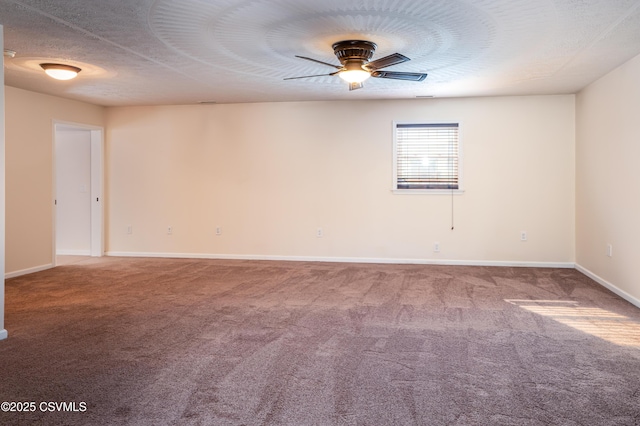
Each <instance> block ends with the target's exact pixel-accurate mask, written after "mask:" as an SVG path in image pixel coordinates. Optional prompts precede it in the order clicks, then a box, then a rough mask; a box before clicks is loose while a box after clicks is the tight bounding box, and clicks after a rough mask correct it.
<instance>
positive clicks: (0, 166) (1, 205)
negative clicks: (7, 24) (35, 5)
mask: <svg viewBox="0 0 640 426" xmlns="http://www.w3.org/2000/svg"><path fill="white" fill-rule="evenodd" d="M0 49H2V50H3V51H4V31H3V29H2V25H0ZM0 65H1V66H0V80H2V81H4V55H3V56H2V59H0ZM4 148H5V141H4V84H3V85H2V87H0V191H1V192H2V194H1V195H0V249H2V250H1V251H0V340H2V339H6V338H7V330H5V329H4V269H5V260H4V259H5V241H4V240H5V154H4Z"/></svg>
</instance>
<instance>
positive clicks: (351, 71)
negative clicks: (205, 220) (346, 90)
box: [338, 60, 371, 83]
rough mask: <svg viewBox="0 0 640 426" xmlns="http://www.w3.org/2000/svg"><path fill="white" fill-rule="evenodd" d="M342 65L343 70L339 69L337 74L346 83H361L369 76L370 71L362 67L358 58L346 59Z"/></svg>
mask: <svg viewBox="0 0 640 426" xmlns="http://www.w3.org/2000/svg"><path fill="white" fill-rule="evenodd" d="M343 67H344V70H343V71H340V72H339V73H338V76H339V77H340V78H341V79H343V80H344V81H346V82H348V83H362V82H363V81H365V80H366V79H368V78H369V77H371V73H370V72H369V71H366V70H365V69H364V67H363V66H362V61H360V60H347V61H345V63H344V65H343Z"/></svg>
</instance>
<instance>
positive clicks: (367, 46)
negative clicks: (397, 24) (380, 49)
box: [332, 40, 377, 65]
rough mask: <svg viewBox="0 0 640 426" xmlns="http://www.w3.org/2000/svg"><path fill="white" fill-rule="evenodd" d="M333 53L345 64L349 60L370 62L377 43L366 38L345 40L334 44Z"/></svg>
mask: <svg viewBox="0 0 640 426" xmlns="http://www.w3.org/2000/svg"><path fill="white" fill-rule="evenodd" d="M332 47H333V53H335V55H336V57H337V58H338V60H339V61H340V63H341V64H343V65H344V64H345V63H346V62H347V61H359V62H360V63H363V62H364V63H366V62H369V60H370V59H371V58H372V57H373V54H374V52H375V51H376V47H377V46H376V44H375V43H373V42H370V41H364V40H344V41H339V42H337V43H334V44H333V46H332Z"/></svg>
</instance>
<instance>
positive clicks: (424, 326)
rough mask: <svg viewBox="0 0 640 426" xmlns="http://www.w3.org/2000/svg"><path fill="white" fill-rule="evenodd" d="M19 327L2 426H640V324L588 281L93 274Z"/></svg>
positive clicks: (26, 298) (43, 288) (40, 277)
mask: <svg viewBox="0 0 640 426" xmlns="http://www.w3.org/2000/svg"><path fill="white" fill-rule="evenodd" d="M5 323H6V328H7V330H8V331H9V339H7V340H5V341H2V342H0V366H1V370H0V371H1V372H0V401H15V402H35V409H36V411H35V412H33V413H16V412H0V424H2V425H14V424H15V425H23V424H24V425H32V424H43V425H54V424H60V425H63V424H64V425H75V424H82V425H518V426H520V425H639V424H640V310H639V309H638V308H636V307H634V306H632V305H630V304H629V303H627V302H625V301H623V300H622V299H620V298H618V297H617V296H615V295H614V294H612V293H610V292H609V291H607V290H606V289H604V288H602V287H601V286H599V285H598V284H596V283H594V282H593V281H591V280H590V279H588V278H587V277H585V276H584V275H582V274H580V273H579V272H577V271H575V270H567V269H532V268H506V267H505V268H499V267H451V266H424V265H377V264H335V263H333V264H330V263H306V262H273V261H271V262H267V261H264V262H259V261H221V260H192V259H118V258H102V259H90V260H87V261H83V262H79V263H75V264H72V265H66V266H60V267H57V268H55V269H52V270H48V271H44V272H40V273H35V274H31V275H27V276H23V277H18V278H13V279H10V280H7V283H6V321H5ZM43 402H44V403H45V405H44V406H41V405H40V404H41V403H43ZM47 402H57V403H61V402H67V403H68V404H67V406H66V408H67V409H70V408H75V409H76V411H75V412H64V411H62V412H60V411H56V410H57V409H58V408H59V407H60V406H58V407H56V406H55V405H53V406H52V405H51V404H46V403H47ZM70 403H75V405H73V404H70ZM83 404H86V406H85V405H83ZM16 406H17V405H15V406H14V408H15V407H16ZM42 407H44V408H45V409H46V410H51V411H45V412H42V410H41V408H42ZM83 407H86V409H84V410H83Z"/></svg>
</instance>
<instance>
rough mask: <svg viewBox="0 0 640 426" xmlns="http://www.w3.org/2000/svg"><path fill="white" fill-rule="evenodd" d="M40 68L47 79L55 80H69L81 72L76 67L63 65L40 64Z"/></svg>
mask: <svg viewBox="0 0 640 426" xmlns="http://www.w3.org/2000/svg"><path fill="white" fill-rule="evenodd" d="M40 66H41V67H42V69H43V70H44V72H45V73H47V75H48V76H49V77H52V78H55V79H56V80H71V79H72V78H75V77H76V76H77V75H78V73H79V72H80V71H82V70H81V69H80V68H78V67H74V66H72V65H64V64H40Z"/></svg>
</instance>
